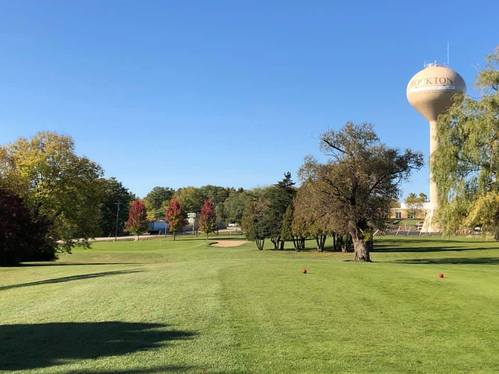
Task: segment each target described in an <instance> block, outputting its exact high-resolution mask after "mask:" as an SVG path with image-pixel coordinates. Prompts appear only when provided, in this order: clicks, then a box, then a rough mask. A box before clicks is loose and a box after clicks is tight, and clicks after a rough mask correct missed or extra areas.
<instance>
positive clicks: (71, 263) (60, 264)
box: [16, 262, 141, 267]
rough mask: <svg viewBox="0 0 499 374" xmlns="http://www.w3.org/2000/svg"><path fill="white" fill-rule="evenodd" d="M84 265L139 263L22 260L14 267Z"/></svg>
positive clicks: (134, 263) (129, 263)
mask: <svg viewBox="0 0 499 374" xmlns="http://www.w3.org/2000/svg"><path fill="white" fill-rule="evenodd" d="M85 265H91V266H93V265H141V263H139V262H23V263H21V264H19V265H17V266H16V267H37V266H85Z"/></svg>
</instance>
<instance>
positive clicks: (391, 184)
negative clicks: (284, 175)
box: [311, 122, 423, 261]
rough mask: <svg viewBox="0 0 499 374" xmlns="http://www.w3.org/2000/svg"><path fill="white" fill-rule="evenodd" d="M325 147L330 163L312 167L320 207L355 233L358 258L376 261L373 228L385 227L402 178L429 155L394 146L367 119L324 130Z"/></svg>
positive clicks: (337, 222) (332, 219)
mask: <svg viewBox="0 0 499 374" xmlns="http://www.w3.org/2000/svg"><path fill="white" fill-rule="evenodd" d="M321 147H322V149H323V151H324V152H325V153H326V154H327V155H329V156H330V161H329V162H328V163H326V164H324V165H317V166H315V167H314V168H312V169H311V170H312V172H313V174H314V175H313V186H314V189H315V196H317V209H319V213H320V214H324V215H328V216H329V217H330V220H331V222H334V225H335V226H337V227H343V228H344V230H346V231H347V232H348V233H349V234H350V236H351V238H352V240H353V245H354V252H355V260H357V261H371V258H370V249H371V245H372V237H373V232H374V230H376V229H377V228H382V227H384V224H385V222H386V219H387V217H388V211H389V208H390V204H391V203H392V201H393V199H395V198H397V197H398V194H399V185H400V182H401V181H403V180H405V179H407V178H408V177H409V175H410V173H411V171H412V170H413V169H419V168H421V166H422V165H423V161H422V160H423V156H422V155H421V154H420V153H415V152H413V151H411V150H406V151H405V152H400V151H398V150H397V149H392V148H388V147H387V146H385V145H384V144H382V143H381V142H380V140H379V138H378V136H377V135H376V133H375V132H374V130H373V128H372V125H370V124H367V123H364V124H361V125H356V124H353V123H351V122H349V123H347V124H346V125H345V126H344V127H343V128H342V129H341V130H340V131H328V132H326V133H324V134H323V135H322V137H321Z"/></svg>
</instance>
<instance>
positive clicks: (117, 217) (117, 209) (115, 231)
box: [114, 201, 121, 241]
mask: <svg viewBox="0 0 499 374" xmlns="http://www.w3.org/2000/svg"><path fill="white" fill-rule="evenodd" d="M114 204H115V205H116V207H117V208H116V226H115V229H114V241H116V240H118V220H119V215H120V204H121V203H120V202H119V201H118V202H117V203H114Z"/></svg>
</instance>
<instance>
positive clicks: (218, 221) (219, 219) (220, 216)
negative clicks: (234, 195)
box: [215, 203, 227, 232]
mask: <svg viewBox="0 0 499 374" xmlns="http://www.w3.org/2000/svg"><path fill="white" fill-rule="evenodd" d="M215 216H216V218H215V226H216V228H217V232H218V230H220V229H223V228H225V227H226V221H227V217H226V216H225V207H224V204H223V203H218V204H217V206H216V207H215Z"/></svg>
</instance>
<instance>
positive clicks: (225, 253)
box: [0, 237, 499, 374]
mask: <svg viewBox="0 0 499 374" xmlns="http://www.w3.org/2000/svg"><path fill="white" fill-rule="evenodd" d="M310 246H312V243H310ZM376 246H377V249H376V252H375V253H373V254H372V257H373V259H374V261H375V262H374V263H371V264H361V263H355V262H352V261H350V260H351V258H352V254H341V253H323V254H321V253H317V252H315V251H309V252H302V253H295V252H294V251H268V250H266V251H262V252H260V251H257V250H256V248H255V247H254V244H253V243H248V244H247V245H245V246H242V247H239V248H213V247H210V246H208V245H207V242H206V241H205V240H203V239H194V238H185V239H181V240H177V241H176V242H173V241H171V240H170V239H168V240H150V241H139V242H118V243H97V244H94V246H93V248H92V249H90V250H76V251H74V253H73V254H72V255H63V256H61V258H60V260H59V261H57V262H55V263H49V264H36V265H29V266H23V267H18V268H0V371H2V370H5V371H32V372H47V373H168V372H191V373H338V372H349V373H354V372H355V373H446V374H447V373H457V372H463V373H493V372H499V245H498V244H497V243H494V242H487V241H481V240H467V241H464V240H459V239H455V240H440V239H431V238H418V237H389V238H384V239H381V240H378V241H377V243H376ZM303 267H306V268H307V269H308V270H309V272H308V274H303V273H301V272H300V269H302V268H303ZM439 273H444V274H445V278H443V279H440V278H439V277H438V275H439Z"/></svg>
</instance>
